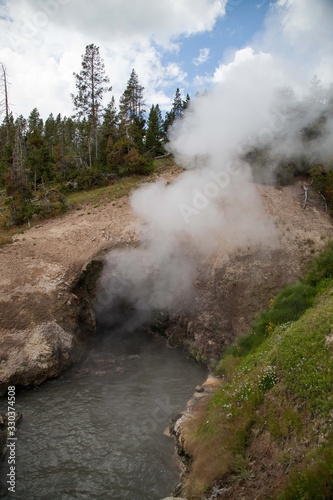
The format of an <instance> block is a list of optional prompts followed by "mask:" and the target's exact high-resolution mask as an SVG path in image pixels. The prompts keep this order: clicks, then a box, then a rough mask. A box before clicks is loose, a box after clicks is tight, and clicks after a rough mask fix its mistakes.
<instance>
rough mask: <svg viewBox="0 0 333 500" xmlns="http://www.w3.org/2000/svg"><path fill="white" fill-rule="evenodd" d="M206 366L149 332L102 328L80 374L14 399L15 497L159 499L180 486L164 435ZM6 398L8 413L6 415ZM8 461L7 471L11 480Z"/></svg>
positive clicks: (4, 467)
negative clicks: (16, 413)
mask: <svg viewBox="0 0 333 500" xmlns="http://www.w3.org/2000/svg"><path fill="white" fill-rule="evenodd" d="M206 376H207V370H206V369H205V368H204V367H203V366H201V365H200V364H198V363H195V362H194V361H192V360H189V359H188V357H187V356H186V354H185V353H184V352H182V351H180V350H177V349H171V348H168V347H167V345H166V342H165V340H164V339H163V338H161V337H157V336H154V335H152V334H150V333H148V332H145V331H135V332H132V333H122V334H120V333H118V334H113V333H112V332H110V331H108V329H107V327H101V326H100V327H99V329H98V335H97V342H96V346H95V347H94V349H93V350H92V351H91V352H90V354H89V356H88V359H87V360H86V362H85V363H84V365H83V367H82V368H81V369H80V370H73V371H70V372H68V373H66V374H64V375H63V376H62V377H60V378H59V379H57V380H52V381H49V382H47V383H45V384H43V385H42V386H41V387H39V388H37V389H35V390H31V391H24V392H21V393H19V394H18V395H17V400H16V410H17V411H20V412H22V414H23V418H22V420H21V422H20V423H19V424H18V427H17V443H16V493H15V494H9V493H8V492H6V489H3V490H2V496H1V495H0V497H1V498H17V499H22V500H23V499H24V500H30V499H31V500H35V499H36V500H37V499H38V500H39V499H45V500H49V499H52V500H67V499H68V500H69V499H86V500H88V499H89V500H93V499H101V500H105V499H112V500H117V499H119V500H122V499H128V500H150V499H151V500H160V499H162V498H164V497H165V496H168V495H169V494H170V493H171V492H172V490H173V488H174V486H175V485H176V483H177V480H178V476H179V472H180V471H179V464H178V460H177V458H176V456H175V452H174V446H175V442H174V440H173V439H171V438H170V437H167V436H165V435H164V430H165V429H166V428H167V426H168V423H169V420H170V418H171V416H173V415H174V414H175V413H178V412H179V411H181V410H182V409H183V408H184V406H185V404H186V402H187V400H188V399H190V397H191V395H192V394H193V391H194V387H195V386H196V385H197V384H198V383H202V382H203V381H204V380H205V378H206ZM4 403H5V401H2V402H1V411H4V408H5V406H4ZM7 473H8V464H7V461H6V459H5V461H4V462H3V463H2V466H1V469H0V480H1V483H2V485H5V484H6V480H7V479H6V474H7Z"/></svg>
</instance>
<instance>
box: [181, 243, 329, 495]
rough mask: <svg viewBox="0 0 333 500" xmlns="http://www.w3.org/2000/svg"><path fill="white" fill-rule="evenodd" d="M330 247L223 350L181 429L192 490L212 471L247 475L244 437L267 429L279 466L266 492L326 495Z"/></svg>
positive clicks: (228, 477)
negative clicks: (218, 380)
mask: <svg viewBox="0 0 333 500" xmlns="http://www.w3.org/2000/svg"><path fill="white" fill-rule="evenodd" d="M332 249H333V244H332V243H330V244H329V245H327V247H326V248H325V250H324V251H323V253H322V254H321V255H320V256H319V257H318V258H316V259H315V260H314V262H313V264H312V266H311V268H310V270H309V272H308V274H307V275H306V276H305V278H304V279H303V280H302V281H301V282H298V283H296V284H295V285H293V286H289V287H287V288H286V289H285V290H284V291H283V292H282V293H281V294H280V295H279V296H278V297H277V298H276V299H275V300H271V302H270V305H269V307H268V309H267V310H266V311H263V312H262V313H260V314H259V316H258V317H257V319H256V320H255V322H254V324H253V326H252V329H251V331H250V333H249V335H247V336H246V337H244V338H243V339H240V340H239V341H236V342H235V344H234V345H233V346H231V347H230V348H229V349H228V350H227V352H226V353H225V354H224V355H223V357H222V359H221V361H220V363H219V366H218V372H219V373H220V374H223V375H224V376H225V379H224V382H223V384H222V386H221V388H220V389H219V390H218V391H217V392H216V393H215V394H214V396H213V397H212V398H211V400H210V402H209V403H208V405H207V406H206V407H205V408H204V409H202V410H201V413H200V414H199V415H197V416H196V417H195V419H193V420H192V421H191V423H190V425H189V426H188V428H187V430H186V432H185V446H186V449H187V450H188V451H189V453H190V454H191V456H192V457H193V465H192V466H191V470H190V473H189V477H188V487H187V494H188V497H189V498H202V495H203V494H204V492H206V491H207V489H208V488H209V487H210V485H211V483H212V482H213V481H218V482H219V481H220V483H221V485H223V486H226V485H230V486H231V487H232V485H234V484H235V483H237V482H238V483H239V482H242V484H243V482H245V481H247V480H248V481H250V480H252V479H253V477H254V476H255V475H256V473H257V470H256V467H255V466H254V465H253V463H254V461H255V459H256V457H255V456H251V446H252V445H253V443H254V442H255V440H256V439H257V440H258V439H260V436H263V435H264V434H265V435H267V436H269V441H270V442H271V443H272V446H274V447H275V448H276V449H277V450H278V452H279V453H278V459H277V461H278V463H276V467H277V468H279V467H280V468H281V470H282V471H284V472H283V477H281V483H280V486H279V489H278V490H277V489H276V487H275V489H274V488H272V490H270V493H269V498H279V499H280V500H286V499H297V498H304V499H305V498H309V499H310V498H311V499H312V498H314V499H316V498H318V499H326V498H332V497H333V466H332V463H333V460H332V457H333V456H332V444H333V443H332V431H333V414H332V407H333V395H332V387H333V356H332V354H333V338H332V331H333V330H332V329H333V291H332V290H333V279H332V278H333V251H332ZM240 457H241V460H240ZM242 460H243V462H242ZM241 462H242V463H243V464H245V465H243V467H242V468H241V469H242V470H240V466H239V464H240V463H241ZM205 464H209V467H208V466H207V465H205ZM251 464H252V465H251ZM215 484H216V483H215ZM267 491H268V490H267ZM279 495H280V496H279Z"/></svg>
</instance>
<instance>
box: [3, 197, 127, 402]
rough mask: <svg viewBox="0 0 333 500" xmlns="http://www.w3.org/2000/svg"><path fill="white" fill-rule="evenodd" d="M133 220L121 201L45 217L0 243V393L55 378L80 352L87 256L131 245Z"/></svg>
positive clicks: (89, 331) (86, 325) (85, 331)
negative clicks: (5, 241)
mask: <svg viewBox="0 0 333 500" xmlns="http://www.w3.org/2000/svg"><path fill="white" fill-rule="evenodd" d="M132 223H133V216H132V215H131V213H130V210H129V206H128V204H127V199H122V201H121V203H119V202H118V204H116V205H114V204H111V203H110V204H109V205H105V206H102V207H99V208H98V209H91V208H90V207H88V208H85V209H81V210H77V211H75V212H71V213H69V214H66V215H65V216H64V217H62V218H59V219H56V220H49V221H47V222H45V223H44V224H42V225H40V226H36V227H33V228H31V229H30V230H29V231H27V232H26V233H24V234H20V235H17V236H16V238H15V241H14V243H13V244H11V245H8V246H5V247H2V248H1V249H0V262H1V275H0V356H1V363H0V392H1V393H2V394H3V393H4V392H5V391H6V389H7V387H8V385H13V384H15V385H18V386H33V385H38V384H40V383H42V382H43V381H44V380H46V379H48V378H52V377H56V376H57V375H59V374H60V373H61V372H62V371H63V370H64V369H66V368H68V367H69V366H70V365H71V364H72V363H73V362H76V361H78V360H80V359H81V358H82V356H84V354H85V352H86V349H87V346H88V345H89V343H90V342H91V341H92V339H93V337H94V333H95V318H94V315H93V312H92V309H91V301H90V298H89V290H88V288H89V275H90V276H93V274H94V272H95V270H94V268H93V267H92V266H91V265H90V262H91V261H92V260H93V259H94V258H95V256H102V255H103V254H104V253H105V252H107V251H108V250H109V249H111V248H112V247H114V246H117V245H122V244H125V243H131V242H132V241H133V240H134V234H133V233H132V232H131V230H130V225H131V224H132ZM100 258H101V257H100ZM87 269H88V271H86V270H87Z"/></svg>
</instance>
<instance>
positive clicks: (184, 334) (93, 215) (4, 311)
mask: <svg viewBox="0 0 333 500" xmlns="http://www.w3.org/2000/svg"><path fill="white" fill-rule="evenodd" d="M178 172H179V169H177V168H175V169H169V170H168V171H167V172H166V173H165V174H163V175H162V176H163V178H164V180H165V181H168V182H170V181H172V179H173V178H174V177H175V176H176V175H177V173H178ZM257 190H258V192H259V194H260V196H261V199H262V203H263V205H264V208H265V210H266V212H267V213H268V214H269V215H270V216H271V217H272V218H273V220H274V222H275V224H276V227H277V242H275V244H274V245H271V244H270V242H268V245H267V247H266V248H253V247H251V246H246V247H245V248H239V247H237V245H234V246H232V245H230V243H229V245H223V244H222V245H221V247H220V248H219V250H218V251H217V252H215V254H214V255H211V256H209V257H208V258H207V259H206V260H204V261H202V262H200V263H199V266H198V274H197V277H196V283H195V286H196V298H195V304H194V307H193V309H192V312H191V313H190V314H187V315H186V316H181V317H179V316H177V317H173V316H172V317H171V318H170V321H169V322H168V324H167V328H166V332H165V333H166V336H167V337H168V339H169V341H170V343H171V344H172V345H175V346H182V347H185V348H186V349H187V350H188V352H189V353H190V354H191V356H192V357H194V358H195V359H197V360H200V361H204V362H205V363H206V364H207V365H209V366H213V365H214V363H215V361H216V360H217V359H219V357H220V355H221V352H223V350H224V348H225V347H226V346H227V345H228V344H229V343H230V342H231V341H232V340H233V339H234V338H235V337H237V336H239V335H241V334H243V333H245V332H246V331H247V328H248V325H249V324H250V323H251V321H252V320H253V317H254V315H255V314H256V313H257V312H258V311H259V310H260V309H261V308H262V307H264V306H265V305H267V303H268V301H269V300H270V298H271V297H272V296H273V295H275V294H276V292H277V291H279V290H281V289H282V288H283V287H284V286H285V285H286V284H288V283H290V282H292V281H294V280H295V279H296V278H297V277H298V276H299V275H300V274H301V272H302V269H304V266H305V265H306V263H307V262H308V260H309V259H310V258H311V257H312V256H313V255H315V254H316V253H318V251H319V250H320V249H321V248H322V247H323V245H324V244H325V242H326V241H327V239H329V238H330V236H331V234H332V221H331V219H330V218H329V216H328V215H327V214H325V213H324V212H323V211H322V210H320V209H318V208H316V207H315V206H309V207H307V209H306V210H303V208H302V204H301V198H300V195H301V194H302V187H301V185H300V183H297V184H295V185H293V186H287V187H284V188H281V189H276V188H275V187H273V186H257ZM137 223H138V220H137V219H136V217H135V216H134V214H133V212H132V211H131V208H130V205H129V198H128V196H125V197H123V198H120V199H119V200H117V201H114V202H112V203H105V204H103V205H99V206H94V205H92V204H90V205H85V206H82V207H81V208H80V207H78V209H76V210H73V211H71V212H69V213H67V214H65V215H63V216H62V217H61V218H58V219H54V220H49V221H46V222H44V223H43V224H40V225H38V226H35V227H33V228H31V229H30V230H28V231H26V232H24V233H23V234H17V235H16V236H15V238H14V242H13V243H12V244H11V245H7V246H3V247H1V248H0V263H1V269H2V272H1V276H0V318H1V320H0V328H1V334H0V335H1V336H0V356H1V364H0V380H1V383H0V391H1V393H2V394H3V393H4V392H5V391H6V388H7V386H8V385H18V386H33V385H38V384H40V383H42V382H43V381H44V380H46V379H48V378H53V377H56V376H58V375H59V374H60V373H61V372H62V371H63V370H64V369H66V368H68V367H69V366H70V365H71V364H72V363H74V362H77V361H78V360H80V359H81V358H82V356H83V355H84V353H85V352H86V347H87V343H88V344H89V342H90V341H92V340H93V337H94V330H95V318H94V315H93V312H92V309H91V303H90V300H89V295H88V290H87V288H86V286H87V282H86V281H85V280H84V279H83V280H81V281H80V278H81V277H82V276H84V272H85V270H86V269H87V267H88V266H89V264H90V263H91V262H92V261H94V260H95V261H96V262H97V263H98V262H101V260H102V259H103V255H105V254H106V253H107V252H109V251H110V250H112V249H113V248H116V247H119V246H127V245H128V246H130V245H135V244H137V243H138V241H139V237H138V234H137V232H136V224H137ZM97 265H98V264H97Z"/></svg>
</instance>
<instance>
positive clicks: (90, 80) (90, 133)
mask: <svg viewBox="0 0 333 500" xmlns="http://www.w3.org/2000/svg"><path fill="white" fill-rule="evenodd" d="M81 64H82V69H81V71H80V73H74V76H75V81H76V88H77V95H76V96H74V95H72V99H73V103H74V107H75V109H76V112H77V117H78V118H80V119H84V120H85V123H86V126H87V137H88V157H89V166H90V168H91V166H92V148H94V156H95V160H97V158H98V124H99V120H100V117H101V112H102V100H103V96H104V94H105V93H106V92H109V91H111V87H110V86H107V84H108V83H109V82H110V80H109V77H108V76H106V74H105V66H104V62H103V59H101V57H100V54H99V47H96V46H95V45H94V44H91V45H87V46H86V51H85V54H84V55H83V56H82V63H81Z"/></svg>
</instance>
